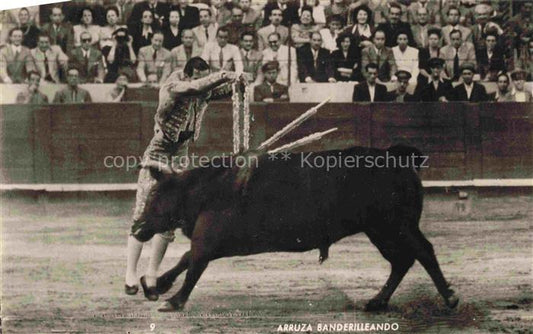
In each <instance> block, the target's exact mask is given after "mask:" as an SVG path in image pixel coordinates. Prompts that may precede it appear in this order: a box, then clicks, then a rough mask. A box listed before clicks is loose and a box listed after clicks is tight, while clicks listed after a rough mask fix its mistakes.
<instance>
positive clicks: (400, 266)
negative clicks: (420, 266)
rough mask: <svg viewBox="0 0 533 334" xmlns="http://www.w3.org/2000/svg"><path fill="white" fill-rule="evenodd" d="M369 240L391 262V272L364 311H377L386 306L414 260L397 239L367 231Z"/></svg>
mask: <svg viewBox="0 0 533 334" xmlns="http://www.w3.org/2000/svg"><path fill="white" fill-rule="evenodd" d="M366 234H367V235H368V237H369V238H370V241H371V242H372V243H373V244H374V245H375V246H376V247H377V248H378V250H379V252H380V253H381V255H383V257H384V258H385V259H387V260H388V261H389V262H390V264H391V273H390V276H389V278H388V279H387V282H386V283H385V285H384V286H383V288H381V290H380V291H379V293H378V294H377V295H376V296H375V297H374V298H372V299H371V300H369V301H368V303H367V304H366V307H365V310H366V311H379V310H384V309H386V308H387V305H388V303H389V300H390V298H391V296H392V294H393V293H394V291H396V288H397V287H398V285H400V282H401V281H402V279H403V278H404V277H405V274H407V271H409V268H411V266H412V265H413V263H414V262H415V257H414V255H413V254H412V252H410V251H409V250H408V249H406V248H405V247H402V246H401V244H400V243H399V242H398V241H397V240H393V239H392V238H384V237H383V236H380V235H379V233H377V232H373V231H367V232H366Z"/></svg>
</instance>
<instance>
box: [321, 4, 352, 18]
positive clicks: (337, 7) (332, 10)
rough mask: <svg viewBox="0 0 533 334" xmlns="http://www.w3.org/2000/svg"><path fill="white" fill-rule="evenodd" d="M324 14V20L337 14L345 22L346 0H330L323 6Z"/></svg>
mask: <svg viewBox="0 0 533 334" xmlns="http://www.w3.org/2000/svg"><path fill="white" fill-rule="evenodd" d="M324 15H325V16H326V21H327V20H329V19H330V18H331V17H332V16H333V15H338V16H340V17H342V19H343V20H344V22H347V19H348V3H347V1H346V0H330V4H329V5H327V6H326V7H324Z"/></svg>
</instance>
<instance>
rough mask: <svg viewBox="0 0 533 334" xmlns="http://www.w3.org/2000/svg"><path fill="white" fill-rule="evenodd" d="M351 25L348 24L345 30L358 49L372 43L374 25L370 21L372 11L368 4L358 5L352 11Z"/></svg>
mask: <svg viewBox="0 0 533 334" xmlns="http://www.w3.org/2000/svg"><path fill="white" fill-rule="evenodd" d="M352 21H353V22H354V24H353V25H351V26H348V27H347V28H346V31H347V32H349V33H350V34H351V35H352V37H353V41H354V43H355V46H356V47H358V48H359V49H364V48H365V47H367V46H369V45H372V35H373V34H374V30H375V29H374V25H373V22H372V11H371V10H370V8H368V6H365V5H363V6H359V7H357V8H356V9H355V10H354V11H353V12H352Z"/></svg>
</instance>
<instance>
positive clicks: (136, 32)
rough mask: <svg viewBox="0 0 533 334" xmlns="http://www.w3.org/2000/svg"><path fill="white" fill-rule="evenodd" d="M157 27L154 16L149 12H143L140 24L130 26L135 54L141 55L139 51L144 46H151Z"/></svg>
mask: <svg viewBox="0 0 533 334" xmlns="http://www.w3.org/2000/svg"><path fill="white" fill-rule="evenodd" d="M155 27H156V25H155V24H154V16H153V14H152V12H151V11H149V10H145V11H144V12H143V14H142V18H141V22H140V23H137V24H136V25H131V26H129V28H128V29H129V34H130V36H131V38H132V39H133V44H132V46H133V51H134V52H135V54H137V53H139V49H140V48H142V47H143V46H147V45H150V43H151V41H152V36H154V32H155V31H156V28H155Z"/></svg>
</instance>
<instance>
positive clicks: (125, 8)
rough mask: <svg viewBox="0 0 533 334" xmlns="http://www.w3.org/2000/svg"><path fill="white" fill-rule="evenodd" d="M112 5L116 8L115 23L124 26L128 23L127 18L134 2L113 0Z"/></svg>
mask: <svg viewBox="0 0 533 334" xmlns="http://www.w3.org/2000/svg"><path fill="white" fill-rule="evenodd" d="M114 6H115V7H116V8H117V9H118V21H117V24H118V25H121V26H124V25H126V24H127V23H128V20H129V18H130V16H131V12H132V11H133V6H134V3H133V1H130V0H115V1H114Z"/></svg>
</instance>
